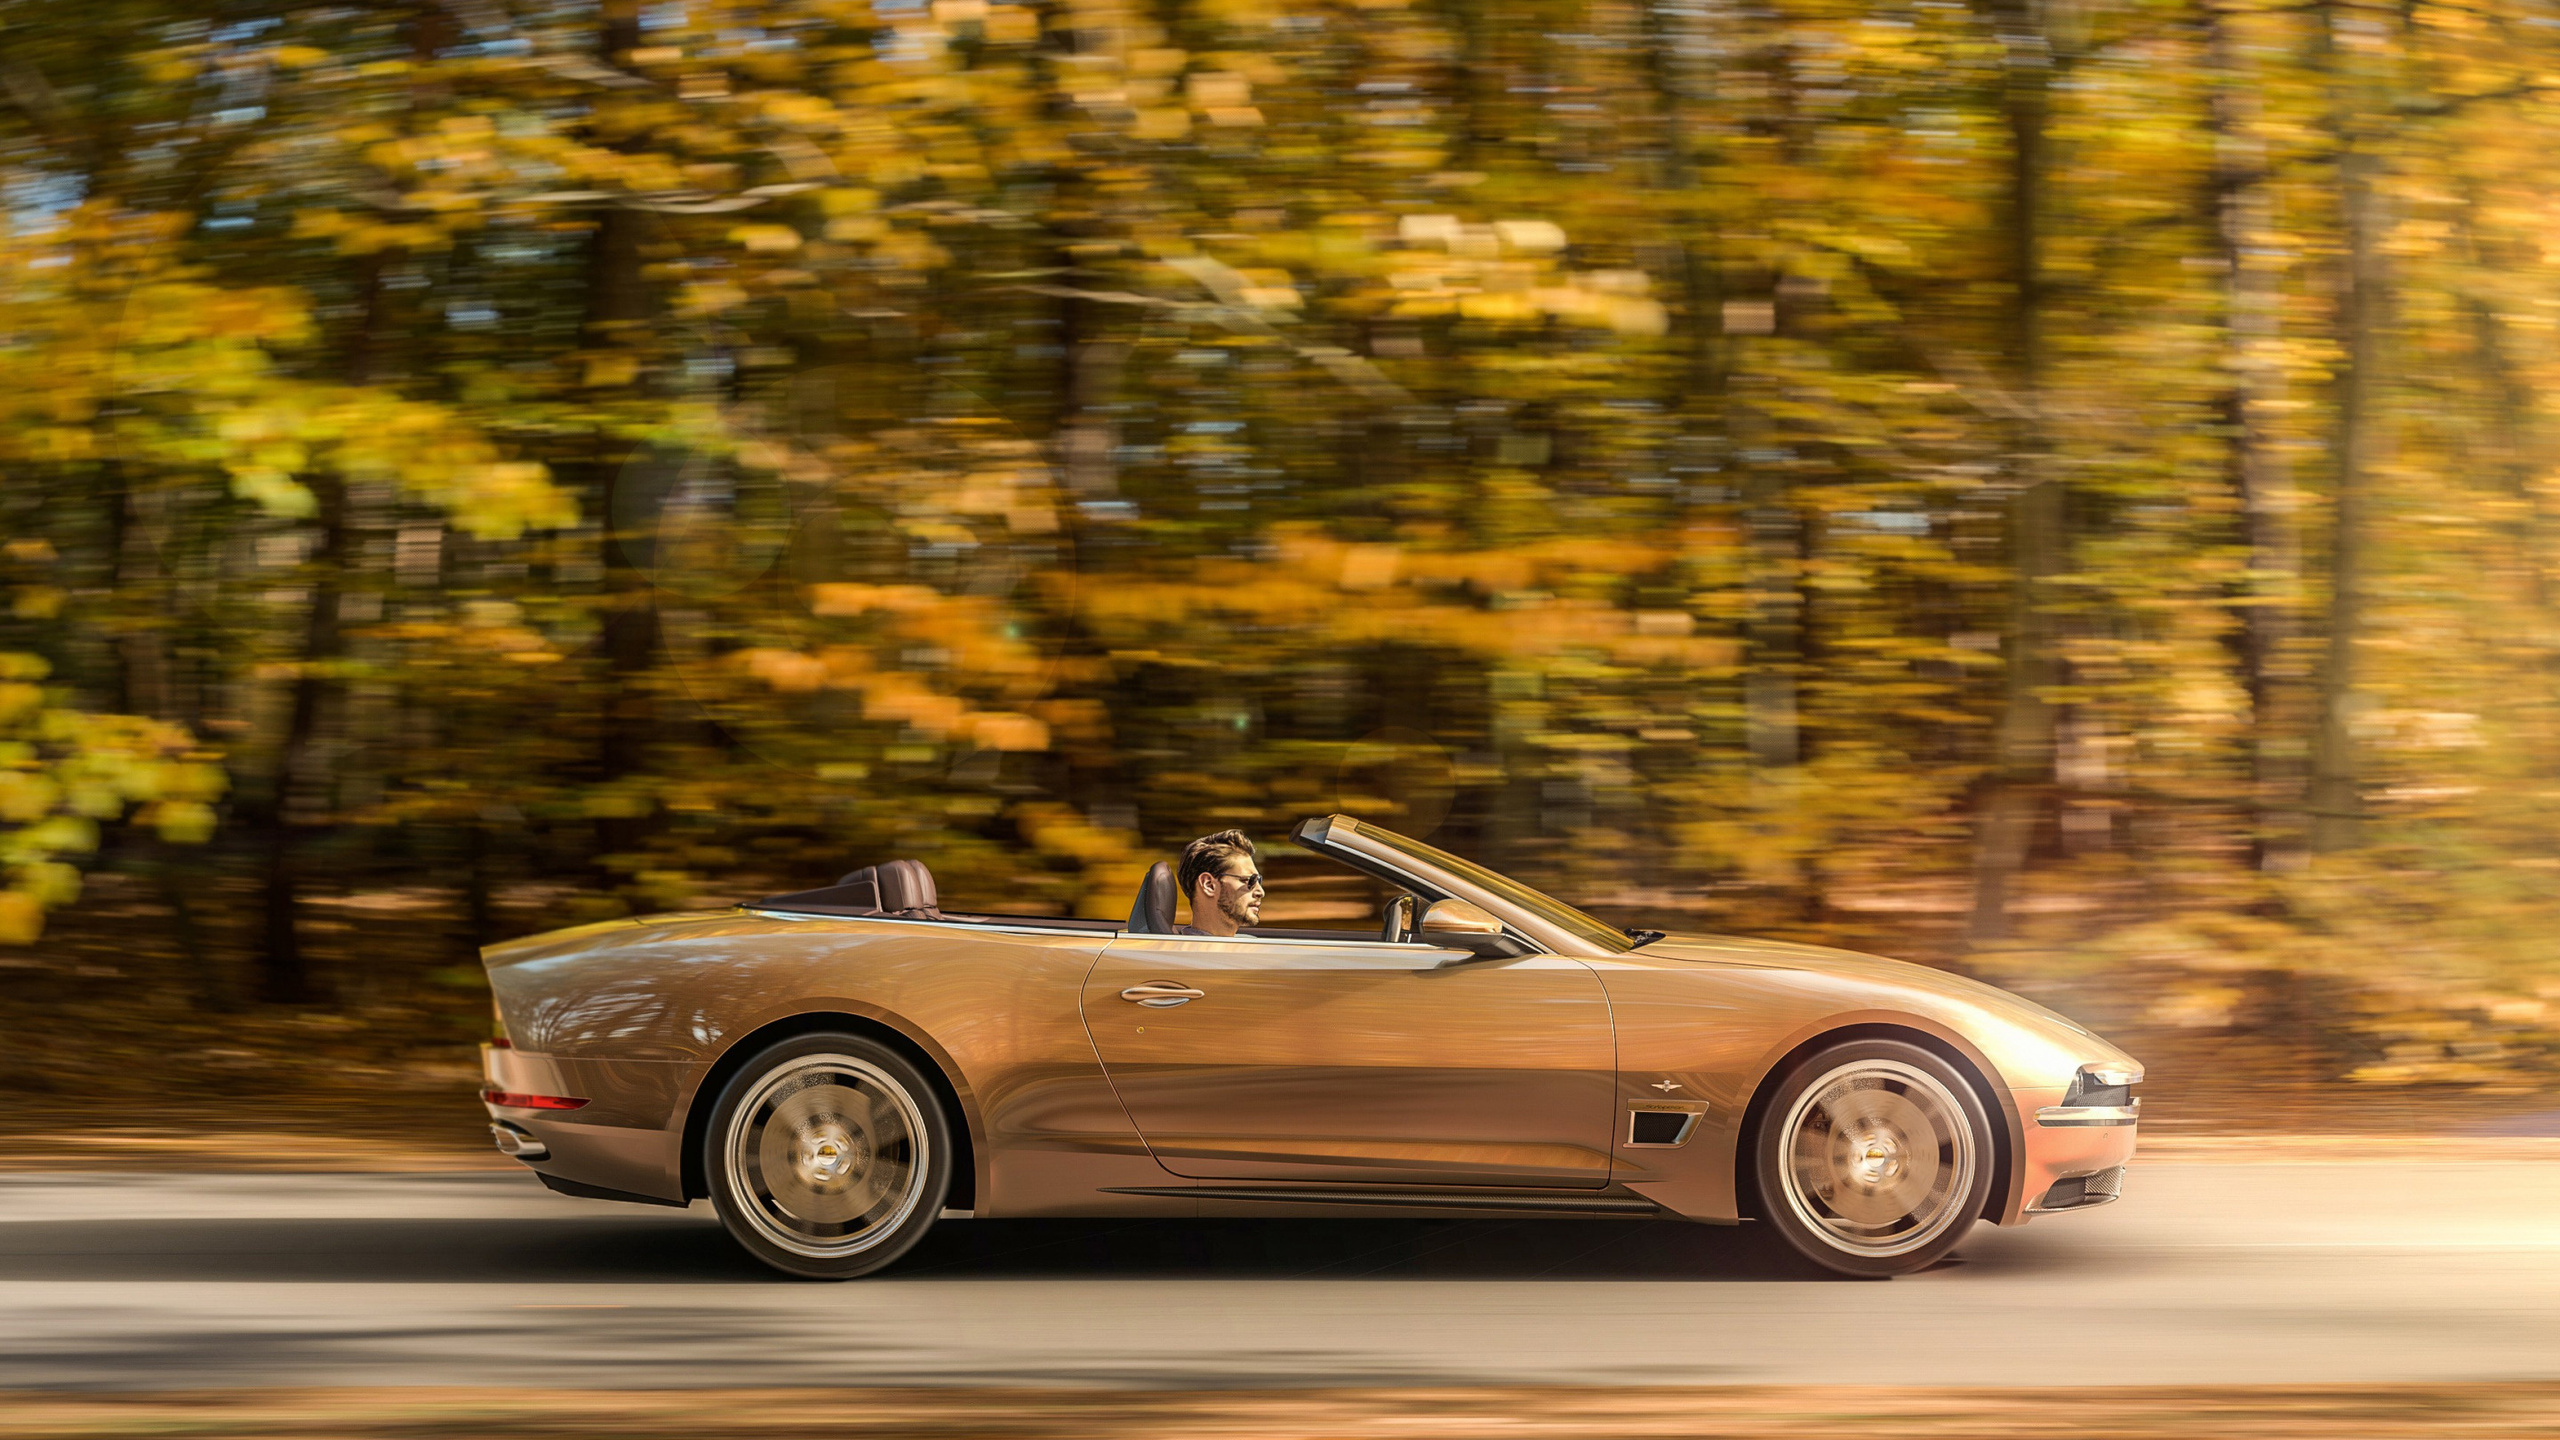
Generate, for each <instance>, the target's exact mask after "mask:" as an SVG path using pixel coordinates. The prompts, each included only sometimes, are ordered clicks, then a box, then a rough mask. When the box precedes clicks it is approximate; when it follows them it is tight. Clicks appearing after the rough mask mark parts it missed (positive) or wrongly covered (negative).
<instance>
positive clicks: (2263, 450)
mask: <svg viewBox="0 0 2560 1440" xmlns="http://www.w3.org/2000/svg"><path fill="white" fill-rule="evenodd" d="M2205 26H2206V42H2207V47H2208V52H2209V59H2208V64H2209V66H2210V75H2211V80H2210V83H2211V84H2212V86H2213V97H2212V117H2213V119H2212V123H2213V132H2214V174H2213V201H2214V211H2215V219H2216V221H2217V222H2218V234H2219V237H2220V240H2221V244H2222V255H2221V260H2222V266H2223V275H2224V282H2223V284H2224V290H2223V334H2224V369H2225V371H2226V373H2227V375H2228V379H2229V384H2228V388H2226V389H2225V390H2224V392H2223V396H2222V406H2223V426H2224V429H2225V432H2226V433H2227V434H2228V436H2229V442H2230V448H2229V467H2230V476H2231V484H2232V487H2233V490H2234V492H2235V493H2236V494H2237V495H2238V496H2239V498H2240V509H2241V514H2242V517H2243V523H2244V525H2245V527H2246V533H2245V540H2246V543H2247V547H2248V554H2249V573H2248V578H2247V579H2246V580H2245V581H2244V582H2243V583H2242V588H2241V591H2240V595H2239V600H2240V633H2239V642H2240V645H2239V648H2240V668H2241V683H2242V685H2243V687H2244V688H2245V689H2246V690H2247V692H2248V695H2249V725H2250V735H2249V772H2250V781H2251V785H2250V790H2249V800H2250V803H2249V807H2248V809H2247V812H2246V814H2247V817H2248V818H2247V820H2246V822H2245V823H2246V825H2247V828H2248V831H2249V846H2250V852H2251V856H2252V859H2253V861H2254V862H2255V863H2256V864H2257V865H2258V866H2259V867H2260V868H2278V867H2280V866H2281V865H2282V864H2283V859H2282V857H2283V856H2284V855H2285V854H2286V853H2288V851H2290V850H2291V849H2292V847H2296V846H2299V845H2300V843H2301V839H2300V837H2299V835H2297V834H2294V833H2292V832H2293V830H2294V829H2295V826H2293V825H2288V824H2285V823H2283V820H2284V817H2283V816H2281V815H2280V814H2279V813H2278V810H2277V807H2279V806H2281V807H2283V808H2284V809H2287V810H2289V809H2290V808H2291V805H2292V802H2293V798H2294V795H2295V794H2296V793H2298V788H2299V786H2300V784H2301V779H2300V776H2301V769H2300V764H2299V761H2298V760H2297V759H2295V758H2293V757H2295V756H2297V755H2298V754H2299V751H2298V750H2296V749H2295V748H2294V736H2295V735H2296V734H2298V731H2297V729H2296V726H2297V725H2298V723H2299V720H2298V716H2299V708H2298V707H2299V699H2298V698H2294V699H2293V703H2292V705H2288V704H2287V701H2288V698H2289V697H2298V696H2299V671H2298V670H2297V669H2296V662H2295V660H2294V658H2293V655H2292V651H2291V645H2292V641H2293V638H2294V634H2295V629H2296V621H2297V617H2298V615H2299V612H2300V606H2301V603H2302V597H2301V586H2302V542H2301V537H2300V536H2299V534H2298V533H2297V531H2296V529H2295V523H2294V513H2295V510H2296V508H2297V502H2296V498H2295V495H2294V488H2293V473H2292V466H2291V465H2290V464H2289V463H2288V462H2287V460H2286V458H2285V454H2284V451H2283V449H2282V448H2281V446H2280V445H2279V444H2278V442H2277V440H2276V438H2275V435H2274V425H2275V413H2276V407H2277V406H2278V405H2279V404H2280V403H2281V401H2282V398H2283V394H2284V386H2285V382H2284V361H2283V355H2282V353H2281V349H2280V347H2281V345H2282V343H2283V341H2282V324H2283V313H2282V306H2283V295H2282V292H2281V286H2282V279H2283V273H2282V263H2281V261H2279V260H2278V259H2276V258H2275V257H2273V256H2271V255H2270V254H2269V253H2268V252H2269V250H2270V248H2271V247H2273V246H2274V245H2275V244H2277V243H2278V239H2279V236H2278V231H2277V227H2276V221H2275V216H2274V205H2273V199H2272V196H2271V195H2270V193H2269V189H2268V187H2269V184H2270V179H2269V176H2268V174H2267V149H2266V142H2265V141H2264V139H2263V138H2262V137H2261V136H2260V134H2259V130H2258V115H2259V108H2260V107H2259V90H2260V85H2261V77H2260V76H2259V75H2258V74H2257V73H2256V71H2255V68H2254V67H2253V66H2252V65H2251V64H2250V62H2249V61H2248V60H2247V59H2246V58H2245V56H2246V54H2247V45H2246V40H2245V37H2244V36H2242V35H2241V34H2240V33H2239V31H2240V29H2241V26H2242V21H2241V18H2240V16H2239V15H2238V14H2235V13H2234V12H2233V11H2232V9H2231V8H2229V6H2228V5H2227V4H2225V3H2223V0H2206V4H2205Z"/></svg>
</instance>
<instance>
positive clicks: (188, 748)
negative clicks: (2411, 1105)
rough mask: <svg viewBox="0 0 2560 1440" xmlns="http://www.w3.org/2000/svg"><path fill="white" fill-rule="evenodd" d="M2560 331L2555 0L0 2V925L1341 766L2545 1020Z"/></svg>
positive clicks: (681, 849) (2415, 1066)
mask: <svg viewBox="0 0 2560 1440" xmlns="http://www.w3.org/2000/svg"><path fill="white" fill-rule="evenodd" d="M2555 383H2560V12H2554V11H2552V10H2551V9H2550V7H2548V6H2546V5H2543V4H2540V3H2537V0H2465V3H2436V0H2394V3H2390V4H2380V3H2365V0H2272V3H2262V0H1040V3H1033V4H1014V3H1000V0H929V3H928V0H771V3H759V0H662V3H649V4H639V3H633V0H601V3H595V0H413V3H412V0H386V3H379V4H374V3H347V4H330V3H313V4H307V5H297V6H285V5H279V4H275V3H271V0H199V3H192V4H181V3H164V0H90V3H86V4H81V5H72V4H68V3H63V0H0V473H5V475H6V478H7V484H6V486H5V489H0V585H5V587H6V592H7V596H8V602H7V608H6V610H5V613H0V652H5V653H0V731H5V732H6V734H5V743H0V765H4V766H5V767H6V768H5V769H0V820H5V821H6V823H7V826H8V827H9V828H8V829H7V830H6V832H5V838H0V862H5V864H6V866H7V875H8V884H9V888H8V889H7V890H6V892H5V893H0V940H5V941H7V942H9V945H8V947H7V948H5V949H0V967H5V968H0V1004H5V1005H8V1006H10V1007H12V1008H21V1007H37V1006H40V1005H41V1006H61V1007H68V1008H67V1010H66V1011H65V1013H76V1012H78V1011H79V1009H80V1007H81V1006H83V1005H95V1004H102V1003H106V1001H107V1000H108V999H117V1000H118V1001H119V1003H123V1004H126V1005H158V1006H161V1007H163V1009H164V1010H167V1011H170V1012H172V1013H174V1012H181V1011H183V1012H187V1013H191V1014H195V1015H199V1016H222V1015H235V1016H255V1015H260V1014H269V1015H283V1014H293V1015H297V1016H300V1017H302V1022H308V1023H314V1024H318V1023H323V1022H326V1021H327V1020H328V1017H329V1016H331V1015H332V1014H344V1015H353V1014H357V1013H358V1012H359V1011H360V1010H361V1008H362V1006H363V1005H373V1006H376V1007H378V1008H381V1009H382V1010H383V1012H384V1013H405V1014H424V1013H430V1012H432V1013H439V1014H444V1013H449V1015H450V1016H459V1017H463V1018H462V1019H461V1020H459V1021H457V1022H456V1023H457V1024H463V1025H476V1024H478V1023H480V1022H479V1020H478V1019H477V1018H476V1017H477V1016H478V1015H479V1014H480V1013H482V1012H481V1007H482V1004H483V1002H482V1001H481V1000H480V999H479V998H478V991H477V989H476V987H477V986H478V983H479V982H478V975H477V967H476V966H475V965H473V964H472V963H470V957H471V952H472V949H473V947H475V946H476V945H478V944H480V943H484V942H486V941H490V940H494V939H498V938H502V937H503V936H505V935H508V934H514V933H522V932H524V931H528V930H536V929H543V928H549V927H551V926H553V925H558V924H566V923H572V922H575V921H579V920H585V919H592V918H597V917H600V916H605V915H612V914H621V913H630V912H634V911H645V910H657V909H667V908H678V907H685V906H692V905H700V904H720V903H727V902H729V901H731V900H734V899H737V898H740V897H743V896H753V895H756V894H761V893H768V892H770V891H776V890H783V889H790V888H798V887H801V886H806V885H810V884H816V883H822V882H824V881H827V880H829V879H832V878H833V877H834V876H835V875H836V874H837V873H838V872H840V871H843V870H846V869H850V868H852V867H853V866H854V865H857V864H862V863H867V862H869V861H871V860H876V859H880V858H884V857H886V856H889V855H893V854H894V855H911V856H915V857H918V858H922V859H925V860H926V861H928V862H929V863H930V864H932V865H933V867H934V868H935V870H936V872H937V874H938V876H939V877H940V878H941V880H942V884H943V889H944V893H945V895H946V896H948V897H951V898H953V899H955V900H962V901H967V902H970V903H976V904H996V903H1001V904H1002V905H1003V907H1004V908H1008V909H1014V910H1042V909H1047V910H1051V911H1058V912H1065V911H1073V912H1076V913H1086V914H1098V915H1101V914H1120V913H1125V911H1126V909H1127V906H1128V903H1129V897H1130V895H1131V893H1132V891H1133V889H1134V886H1135V883H1136V879H1137V877H1138V875H1139V873H1140V872H1141V871H1142V870H1143V868H1144V866H1145V865H1146V864H1148V863H1149V862H1151V861H1153V860H1155V859H1157V858H1162V857H1163V856H1164V855H1165V854H1166V853H1167V852H1168V850H1169V849H1170V848H1171V847H1173V846H1176V845H1178V844H1180V843H1181V842H1182V841H1183V840H1185V839H1187V838H1189V837H1191V836H1193V835H1196V834H1199V833H1201V832H1203V831H1207V830H1212V829H1216V828H1220V827H1223V826H1226V825H1231V824H1232V825H1242V826H1244V827H1246V828H1247V829H1249V830H1250V831H1252V832H1253V833H1255V834H1256V835H1258V836H1262V837H1266V839H1267V841H1268V842H1270V843H1278V842H1279V839H1280V837H1281V835H1282V834H1283V833H1284V832H1285V830H1286V828H1287V827H1288V826H1289V825H1290V824H1291V823H1293V822H1294V821H1295V820H1296V819H1298V818H1299V817H1301V816H1303V815H1306V814H1312V813H1321V812H1325V811H1330V810H1344V811H1348V812H1351V813H1355V814H1359V815H1361V816H1364V817H1366V818H1370V819H1374V820H1377V821H1379V822H1381V823H1384V824H1387V825H1389V826H1391V827H1393V828H1398V829H1402V830H1405V831H1407V832H1409V833H1413V834H1416V835H1423V836H1428V837H1430V838H1432V839H1433V840H1434V841H1435V843H1438V844H1440V845H1443V846H1445V847H1448V848H1451V849H1455V850H1458V851H1461V852H1463V853H1466V854H1469V855H1471V856H1475V857H1477V858H1480V859H1483V860H1485V861H1486V862H1488V863H1491V864H1493V865H1496V866H1498V867H1501V868H1504V869H1506V870H1508V871H1510V872H1511V873H1514V874H1517V875H1519V876H1521V877H1523V878H1524V879H1527V880H1529V881H1530V882H1531V883H1534V884H1537V885H1540V886H1542V887H1543V888H1547V889H1550V890H1553V891H1555V892H1556V893H1558V894H1560V895H1562V896H1565V897H1567V898H1569V899H1573V900H1575V901H1577V902H1579V903H1582V904H1585V905H1588V906H1590V907H1592V908H1594V909H1595V910H1597V911H1598V912H1600V913H1602V914H1605V915H1608V916H1610V917H1611V918H1613V919H1616V920H1620V921H1622V922H1626V923H1651V924H1657V925H1666V926H1671V927H1674V928H1685V929H1705V930H1719V929H1721V930H1734V931H1748V932H1753V933H1762V934H1776V935H1784V936H1790V937H1795V938H1803V939H1812V940H1820V941H1826V942H1830V943H1837V944H1845V945H1851V946H1856V947H1861V948H1869V947H1872V948H1886V949H1891V950H1894V951H1895V952H1896V953H1902V954H1907V955H1910V956H1913V957H1914V958H1921V959H1927V960H1930V961H1933V962H1935V963H1941V964H1950V965H1958V966H1961V967H1963V968H1966V969H1968V970H1971V971H1973V972H1975V973H1980V974H1983V975H1985V976H1987V977H1989V978H1992V979H1995V980H1998V981H2000V982H2001V983H2004V984H2009V985H2012V986H2013V987H2016V988H2020V989H2022V990H2025V991H2026V992H2028V993H2030V994H2035V995H2038V996H2041V997H2046V998H2050V999H2052V1000H2053V1001H2054V1002H2055V1003H2058V1004H2063V1005H2064V1006H2065V1007H2066V1008H2069V1009H2072V1010H2073V1011H2074V1012H2075V1013H2079V1014H2083V1015H2085V1016H2087V1017H2088V1018H2091V1019H2093V1020H2097V1021H2100V1022H2101V1023H2106V1024H2113V1025H2117V1026H2128V1027H2132V1028H2133V1029H2134V1030H2136V1031H2139V1032H2143V1033H2151V1032H2157V1033H2161V1034H2191V1035H2194V1036H2200V1037H2214V1040H2215V1043H2216V1044H2225V1042H2247V1043H2257V1042H2259V1041H2263V1042H2265V1043H2267V1044H2281V1045H2285V1046H2290V1047H2293V1049H2294V1050H2295V1051H2297V1052H2298V1053H2299V1055H2300V1056H2302V1057H2307V1058H2304V1059H2302V1060H2301V1064H2302V1065H2303V1066H2304V1067H2307V1068H2304V1069H2303V1070H2302V1072H2301V1073H2302V1074H2303V1075H2304V1076H2306V1077H2307V1078H2311V1079H2318V1080H2331V1079H2341V1078H2352V1079H2355V1080H2358V1081H2364V1082H2374V1083H2379V1084H2394V1083H2396V1084H2410V1085H2435V1086H2457V1087H2473V1088H2485V1089H2486V1090H2488V1091H2491V1092H2517V1093H2521V1092H2525V1091H2530V1090H2533V1089H2535V1088H2537V1087H2540V1086H2542V1085H2544V1084H2545V1083H2546V1082H2547V1079H2548V1077H2549V1076H2550V1074H2551V1073H2552V1068H2553V1066H2554V1064H2555V1062H2560V957H2555V954H2554V951H2553V948H2552V945H2551V942H2550V939H2549V937H2550V936H2551V935H2552V934H2553V933H2554V932H2555V926H2560V895H2555V883H2560V825H2555V824H2554V823H2553V821H2552V820H2551V819H2550V818H2549V813H2548V812H2549V811H2550V810H2551V808H2552V802H2553V801H2554V799H2555V798H2560V411H2555V407H2554V405H2553V404H2552V403H2551V402H2550V400H2549V399H2548V398H2547V397H2549V396H2550V395H2551V394H2552V392H2553V390H2554V387H2555ZM84 884H85V885H86V886H87V887H88V888H89V890H90V891H91V896H90V899H89V900H88V901H86V902H84V901H82V900H81V899H80V895H81V892H82V890H83V887H84ZM1287 899H1288V897H1287V896H1286V894H1283V895H1281V896H1280V897H1277V898H1276V899H1275V905H1274V910H1275V914H1283V915H1285V914H1286V913H1287V911H1286V904H1287ZM110 900H112V901H115V902H116V904H117V905H119V906H121V910H120V911H119V912H118V914H119V915H120V916H121V918H114V919H112V922H111V917H108V916H106V915H105V914H104V913H103V912H101V913H99V914H97V915H95V916H92V915H90V913H89V912H90V911H91V909H92V907H95V906H99V905H102V904H104V903H105V902H107V901H110ZM368 906H370V907H372V908H371V910H370V912H369V913H370V914H372V915H373V916H374V917H375V919H376V920H385V919H386V918H387V920H388V923H385V924H378V925H376V926H375V927H374V928H373V929H371V930H364V929H361V928H360V927H359V928H356V929H351V928H350V926H351V923H352V922H351V921H350V920H349V919H348V918H347V916H348V915H349V913H350V911H351V909H352V911H355V912H365V911H366V907H368ZM48 917H50V918H48ZM333 917H335V918H333ZM48 924H50V925H51V926H52V929H51V930H50V931H48V930H47V929H46V927H47V925H48ZM40 937H41V939H40ZM350 937H354V938H352V939H351V938H350ZM146 953H149V954H156V955H160V956H162V957H163V960H162V961H159V962H154V963H157V964H160V965H161V966H162V968H161V969H157V970H151V971H149V972H148V973H150V974H151V975H154V976H163V977H170V978H166V979H165V980H163V981H155V982H154V983H153V984H152V985H149V986H138V985H135V984H134V983H133V978H134V977H135V976H138V975H141V974H143V973H144V972H143V971H142V970H138V969H134V968H133V966H135V965H137V964H139V963H140V962H139V961H137V960H133V959H131V958H130V957H137V956H142V955H145V954H146ZM118 956H125V957H128V959H126V960H124V961H119V960H118V958H117V957H118ZM120 965H122V966H123V967H124V968H123V969H120V968H119V966H120ZM84 976H85V977H88V978H86V979H83V978H82V977H84ZM120 977H121V978H120ZM136 991H140V992H142V993H139V994H137V993H134V992H136ZM102 997H104V998H102ZM421 997H424V998H421ZM439 997H441V998H439ZM333 1007H336V1008H334V1009H333ZM402 1007H407V1008H406V1009H405V1010H404V1009H403V1008H402ZM22 1013H30V1012H29V1011H27V1010H24V1009H22ZM163 1018H164V1019H166V1018H168V1017H167V1016H164V1017H163ZM155 1023H157V1022H155ZM171 1023H175V1022H174V1021H172V1022H171ZM219 1023H222V1024H229V1025H231V1026H232V1027H233V1028H235V1029H237V1028H238V1027H240V1026H242V1025H246V1024H247V1023H248V1022H247V1021H246V1020H234V1021H229V1022H219ZM297 1023H301V1022H297ZM350 1023H352V1022H350ZM207 1033H209V1034H212V1033H218V1032H215V1031H209V1032H207ZM244 1033H245V1032H244ZM31 1043H32V1042H31ZM62 1043H63V1045H69V1044H71V1043H73V1042H69V1041H65V1042H62ZM79 1043H80V1044H82V1045H86V1044H88V1043H89V1042H87V1041H82V1042H79ZM2139 1048H2140V1047H2139V1046H2137V1049H2139ZM2225 1048H2226V1049H2227V1048H2228V1045H2227V1044H2225ZM37 1053H38V1051H37V1050H36V1049H23V1048H22V1049H21V1050H20V1051H19V1056H20V1059H19V1063H18V1064H17V1065H16V1066H15V1067H14V1068H12V1069H11V1071H10V1073H11V1076H12V1077H13V1083H25V1084H28V1085H36V1084H38V1083H40V1077H39V1076H38V1073H37V1072H38V1071H39V1070H41V1069H43V1068H44V1067H43V1064H42V1063H39V1062H38V1061H37V1060H31V1059H29V1058H27V1057H29V1056H32V1055H36V1054H37ZM45 1053H51V1054H55V1055H56V1056H57V1058H58V1057H59V1055H60V1054H63V1053H67V1051H65V1050H63V1049H62V1048H61V1046H57V1047H56V1048H55V1049H54V1050H53V1051H48V1052H45ZM205 1053H206V1054H208V1055H213V1056H217V1057H218V1056H220V1055H222V1054H224V1053H226V1052H224V1051H222V1050H220V1049H218V1048H216V1049H213V1050H209V1051H206V1052H205ZM47 1063H49V1062H47ZM2155 1063H2156V1062H2155Z"/></svg>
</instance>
